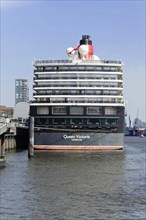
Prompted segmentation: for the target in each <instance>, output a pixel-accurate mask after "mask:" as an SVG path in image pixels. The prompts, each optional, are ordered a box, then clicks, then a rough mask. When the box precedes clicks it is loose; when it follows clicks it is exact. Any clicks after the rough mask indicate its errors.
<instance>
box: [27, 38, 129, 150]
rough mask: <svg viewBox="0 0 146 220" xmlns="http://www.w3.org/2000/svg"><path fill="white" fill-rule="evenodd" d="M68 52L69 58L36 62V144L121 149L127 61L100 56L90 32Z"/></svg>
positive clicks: (32, 113) (33, 112)
mask: <svg viewBox="0 0 146 220" xmlns="http://www.w3.org/2000/svg"><path fill="white" fill-rule="evenodd" d="M66 53H67V58H68V59H67V60H36V61H34V62H33V66H34V77H33V90H34V93H33V101H31V103H30V118H31V119H33V134H32V136H33V140H34V142H33V148H34V149H43V150H119V149H123V147H124V130H125V102H124V99H123V71H122V67H123V63H122V62H121V61H115V60H102V59H100V58H99V57H98V56H96V55H95V54H94V46H93V45H92V40H91V37H90V36H89V35H82V39H81V40H80V41H79V44H78V45H76V46H75V47H69V48H68V49H67V50H66ZM31 127H32V125H31Z"/></svg>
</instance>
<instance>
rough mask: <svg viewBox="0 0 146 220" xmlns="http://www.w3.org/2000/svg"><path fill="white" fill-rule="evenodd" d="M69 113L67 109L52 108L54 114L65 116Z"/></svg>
mask: <svg viewBox="0 0 146 220" xmlns="http://www.w3.org/2000/svg"><path fill="white" fill-rule="evenodd" d="M66 113H67V111H66V107H63V106H62V107H61V106H60V107H52V114H55V115H56V114H59V115H65V114H66Z"/></svg>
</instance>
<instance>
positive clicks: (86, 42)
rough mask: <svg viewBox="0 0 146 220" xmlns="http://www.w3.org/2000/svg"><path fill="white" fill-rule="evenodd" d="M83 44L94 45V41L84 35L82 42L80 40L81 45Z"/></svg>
mask: <svg viewBox="0 0 146 220" xmlns="http://www.w3.org/2000/svg"><path fill="white" fill-rule="evenodd" d="M82 44H88V45H92V41H91V40H90V36H89V35H82V40H80V45H82Z"/></svg>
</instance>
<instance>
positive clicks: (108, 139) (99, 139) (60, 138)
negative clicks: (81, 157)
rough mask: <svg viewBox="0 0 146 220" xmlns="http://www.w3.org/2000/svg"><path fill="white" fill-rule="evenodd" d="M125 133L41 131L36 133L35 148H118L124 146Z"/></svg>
mask: <svg viewBox="0 0 146 220" xmlns="http://www.w3.org/2000/svg"><path fill="white" fill-rule="evenodd" d="M123 140H124V134H123V133H98V132H96V131H94V132H69V131H68V132H67V131H66V132H64V131H63V132H40V131H37V132H35V133H34V148H35V149H44V150H45V149H46V150H65V149H67V150H108V149H109V150H116V149H117V150H118V149H122V148H123V147H124V142H123Z"/></svg>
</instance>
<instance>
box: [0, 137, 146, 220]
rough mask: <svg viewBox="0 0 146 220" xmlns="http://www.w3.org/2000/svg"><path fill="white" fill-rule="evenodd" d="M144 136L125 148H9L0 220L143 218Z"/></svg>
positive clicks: (145, 187)
mask: <svg viewBox="0 0 146 220" xmlns="http://www.w3.org/2000/svg"><path fill="white" fill-rule="evenodd" d="M145 171H146V138H140V137H125V148H124V150H123V151H105V152H103V151H95V152H93V151H90V152H89V151H78V152H75V151H74V152H69V151H68V152H67V151H66V152H63V151H61V152H54V151H50V152H35V156H34V158H32V159H28V157H27V151H21V152H10V153H7V154H6V166H5V167H4V168H2V169H1V179H0V181H1V183H0V184H1V185H0V187H1V203H0V206H1V211H0V212H1V218H0V219H1V220H17V219H24V220H76V219H83V220H88V219H89V220H90V219H91V220H92V219H94V220H122V219H123V220H145V219H146V211H145V210H146V182H145V177H146V172H145Z"/></svg>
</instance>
